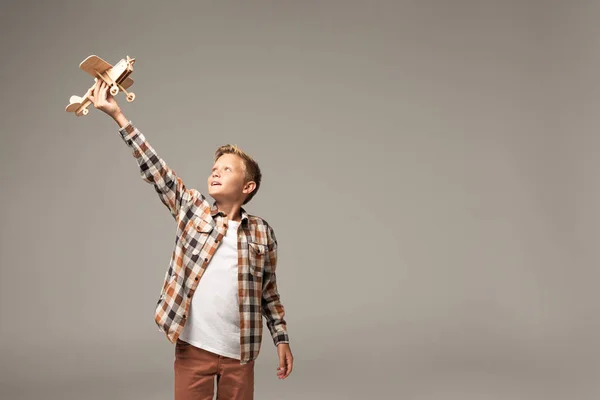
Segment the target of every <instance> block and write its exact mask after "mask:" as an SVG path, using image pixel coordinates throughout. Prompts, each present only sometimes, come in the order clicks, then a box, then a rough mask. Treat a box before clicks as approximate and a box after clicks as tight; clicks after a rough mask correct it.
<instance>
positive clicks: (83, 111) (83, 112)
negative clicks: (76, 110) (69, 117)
mask: <svg viewBox="0 0 600 400" xmlns="http://www.w3.org/2000/svg"><path fill="white" fill-rule="evenodd" d="M89 112H90V110H88V109H87V108H84V109H83V110H81V113H82V114H83V115H88V113H89Z"/></svg>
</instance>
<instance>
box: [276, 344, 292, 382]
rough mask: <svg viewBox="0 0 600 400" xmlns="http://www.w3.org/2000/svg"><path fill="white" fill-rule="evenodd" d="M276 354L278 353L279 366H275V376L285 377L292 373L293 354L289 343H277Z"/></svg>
mask: <svg viewBox="0 0 600 400" xmlns="http://www.w3.org/2000/svg"><path fill="white" fill-rule="evenodd" d="M277 354H278V355H279V368H277V377H278V378H279V379H285V378H287V377H288V376H289V375H290V374H291V373H292V367H293V365H294V356H292V350H290V345H289V343H280V344H278V345H277Z"/></svg>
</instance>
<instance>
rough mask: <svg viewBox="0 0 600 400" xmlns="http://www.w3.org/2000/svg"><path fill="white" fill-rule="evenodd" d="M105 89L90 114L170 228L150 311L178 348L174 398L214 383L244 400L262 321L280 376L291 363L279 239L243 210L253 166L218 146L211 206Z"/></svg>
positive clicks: (207, 391)
mask: <svg viewBox="0 0 600 400" xmlns="http://www.w3.org/2000/svg"><path fill="white" fill-rule="evenodd" d="M107 91H108V85H107V84H106V83H104V82H103V81H100V80H98V81H96V85H95V86H94V87H93V88H92V89H90V92H89V94H90V99H91V100H92V102H93V104H94V107H95V108H97V109H99V110H101V111H103V112H105V113H106V114H107V115H109V116H111V117H112V118H113V119H114V120H115V122H116V123H117V124H118V125H119V127H120V129H119V133H120V134H121V136H122V138H123V140H124V141H125V143H126V144H127V145H128V146H129V147H130V148H131V149H132V152H133V155H134V156H135V158H136V160H137V162H138V165H139V167H140V170H141V174H142V179H144V180H145V181H146V182H148V183H151V184H152V185H153V186H154V188H155V190H156V192H157V193H158V196H159V198H160V200H161V201H162V202H163V204H164V205H165V206H167V208H168V209H169V211H170V212H171V215H172V216H173V218H174V219H175V220H176V222H177V238H176V242H175V249H174V251H173V256H172V258H171V262H170V265H169V269H168V270H167V272H166V274H165V280H164V283H163V288H162V291H161V295H160V298H159V300H158V302H157V304H156V311H155V322H156V324H157V325H158V327H159V330H160V331H161V332H163V333H164V334H165V335H166V336H167V338H168V339H169V341H170V342H171V343H174V344H175V361H174V375H175V385H174V389H175V400H192V399H193V400H204V399H206V400H212V398H213V395H214V377H215V376H216V379H217V392H218V398H219V399H227V400H251V399H253V398H254V360H255V359H256V358H257V357H258V354H259V351H260V347H261V341H262V340H261V339H262V315H264V317H265V318H266V320H267V326H268V328H269V331H270V333H271V336H272V338H273V342H274V344H275V346H276V348H277V353H278V356H279V368H277V371H278V372H277V375H278V377H279V379H285V378H287V377H288V376H289V374H290V373H291V371H292V365H293V356H292V352H291V350H290V346H289V338H288V334H287V326H286V322H285V320H284V314H285V312H284V308H283V305H282V304H281V302H280V300H279V293H278V291H277V284H276V277H275V267H276V263H277V239H276V237H275V233H274V231H273V228H272V227H271V226H270V225H269V224H268V223H267V222H266V221H265V220H263V219H261V218H259V217H256V216H253V215H249V214H248V213H247V212H246V211H245V210H244V208H242V205H244V204H246V203H248V201H250V199H252V197H253V196H254V195H255V194H256V191H257V190H258V188H259V186H260V181H261V172H260V169H259V167H258V164H256V162H255V161H254V160H253V159H252V158H251V157H249V156H248V155H247V154H246V153H244V152H243V151H241V150H240V149H238V148H237V147H236V146H230V145H227V146H221V147H220V148H219V149H217V151H216V153H215V163H214V166H213V169H212V171H211V173H210V175H209V177H208V193H209V195H210V196H211V197H213V198H214V199H215V201H214V202H213V205H212V207H211V206H210V205H209V203H208V202H207V200H206V198H205V197H204V196H203V195H202V194H201V193H199V192H198V191H197V190H195V189H189V188H187V187H186V186H185V185H184V184H183V182H182V181H181V179H180V178H179V177H178V176H177V175H176V174H175V172H174V171H173V170H171V169H170V168H169V167H168V166H167V165H166V164H165V162H164V161H163V160H162V159H161V158H160V157H159V156H158V155H157V154H156V152H155V151H154V149H153V148H152V147H151V146H150V144H149V143H148V141H147V140H146V139H145V137H144V135H143V134H142V133H141V132H140V131H139V130H138V129H137V128H136V127H135V126H134V125H133V124H132V123H131V122H130V121H129V120H127V119H126V118H125V116H124V115H123V114H122V112H121V110H120V108H119V106H118V104H117V102H116V101H115V99H114V98H113V97H112V96H111V95H110V93H108V92H107Z"/></svg>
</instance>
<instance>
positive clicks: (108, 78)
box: [65, 55, 135, 117]
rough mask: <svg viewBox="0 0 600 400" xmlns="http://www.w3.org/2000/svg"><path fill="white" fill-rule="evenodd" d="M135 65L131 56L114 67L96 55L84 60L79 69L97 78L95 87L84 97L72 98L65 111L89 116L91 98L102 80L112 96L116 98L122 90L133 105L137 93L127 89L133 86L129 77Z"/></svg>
mask: <svg viewBox="0 0 600 400" xmlns="http://www.w3.org/2000/svg"><path fill="white" fill-rule="evenodd" d="M133 63H135V58H129V56H127V58H123V59H121V61H119V62H118V63H117V64H116V65H115V66H114V67H113V66H112V65H110V64H109V63H107V62H106V61H104V60H103V59H101V58H100V57H98V56H95V55H91V56H89V57H88V58H86V59H85V60H83V61H82V62H81V64H79V68H81V69H82V70H84V71H85V72H87V73H88V74H90V75H92V76H93V77H94V78H96V79H94V85H92V87H90V88H89V89H88V91H87V92H86V94H85V95H83V97H79V96H71V98H70V99H69V105H68V106H67V107H66V109H65V110H66V111H67V112H74V113H75V115H76V116H78V117H80V116H82V115H88V113H89V110H88V106H89V105H90V104H92V101H91V100H90V98H89V96H90V95H91V93H92V90H93V89H94V86H95V82H96V81H98V79H102V80H103V81H104V82H106V83H107V84H108V85H109V86H110V94H111V95H113V96H116V95H117V93H119V89H121V90H122V91H123V93H125V95H126V96H127V97H126V98H127V101H128V102H130V103H131V102H132V101H133V100H135V93H133V92H127V90H126V89H127V88H128V87H130V86H131V85H133V79H131V78H130V77H129V75H131V73H132V72H133Z"/></svg>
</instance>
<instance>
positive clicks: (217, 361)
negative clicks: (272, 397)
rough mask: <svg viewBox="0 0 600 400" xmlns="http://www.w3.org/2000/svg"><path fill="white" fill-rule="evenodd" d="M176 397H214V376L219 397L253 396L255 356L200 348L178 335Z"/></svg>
mask: <svg viewBox="0 0 600 400" xmlns="http://www.w3.org/2000/svg"><path fill="white" fill-rule="evenodd" d="M174 370H175V400H213V396H214V394H215V376H216V377H217V399H218V400H253V399H254V360H253V361H250V362H249V363H247V364H245V365H240V360H236V359H235V358H230V357H225V356H221V355H219V354H215V353H212V352H210V351H207V350H204V349H200V348H198V347H196V346H193V345H191V344H189V343H187V342H184V341H182V340H180V339H177V343H176V344H175V362H174Z"/></svg>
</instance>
